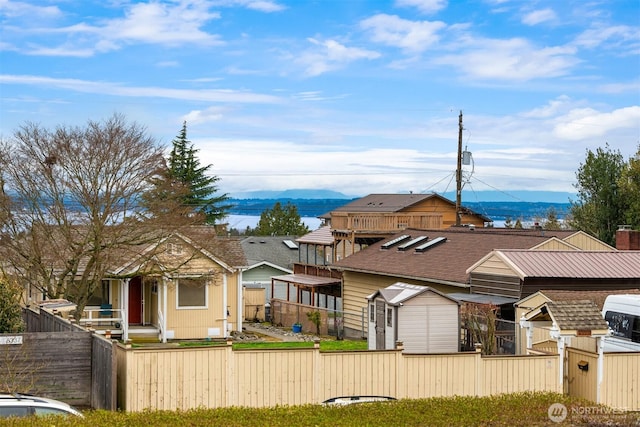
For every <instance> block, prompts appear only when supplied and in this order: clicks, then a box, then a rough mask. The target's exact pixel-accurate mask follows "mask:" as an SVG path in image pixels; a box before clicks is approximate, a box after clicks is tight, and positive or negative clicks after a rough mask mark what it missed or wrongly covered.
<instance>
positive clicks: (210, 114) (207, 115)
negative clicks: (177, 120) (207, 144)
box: [182, 107, 225, 125]
mask: <svg viewBox="0 0 640 427" xmlns="http://www.w3.org/2000/svg"><path fill="white" fill-rule="evenodd" d="M224 112H225V109H224V108H222V107H209V108H207V109H205V110H193V111H190V112H189V113H187V114H185V115H184V116H183V117H182V120H183V121H186V122H187V123H189V124H194V125H195V124H200V123H209V122H216V121H219V120H222V118H223V117H224Z"/></svg>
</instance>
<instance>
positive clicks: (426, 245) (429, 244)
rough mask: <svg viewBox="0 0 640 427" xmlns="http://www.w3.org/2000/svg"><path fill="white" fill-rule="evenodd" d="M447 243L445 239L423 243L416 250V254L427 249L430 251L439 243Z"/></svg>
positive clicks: (438, 238)
mask: <svg viewBox="0 0 640 427" xmlns="http://www.w3.org/2000/svg"><path fill="white" fill-rule="evenodd" d="M446 241H447V238H446V237H436V238H435V239H431V240H429V241H428V242H427V243H423V244H421V245H420V246H418V247H417V248H416V252H424V251H426V250H427V249H431V248H432V247H434V246H437V245H439V244H440V243H444V242H446Z"/></svg>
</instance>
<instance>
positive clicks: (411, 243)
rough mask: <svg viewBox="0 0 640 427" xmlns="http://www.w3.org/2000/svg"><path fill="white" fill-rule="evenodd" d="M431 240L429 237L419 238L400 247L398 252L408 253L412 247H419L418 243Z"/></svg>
mask: <svg viewBox="0 0 640 427" xmlns="http://www.w3.org/2000/svg"><path fill="white" fill-rule="evenodd" d="M428 238H429V236H418V237H416V238H415V239H412V240H409V241H408V242H407V243H405V244H403V245H401V246H398V250H399V251H406V250H407V249H409V248H410V247H411V246H414V245H417V244H418V243H420V242H422V241H424V240H427V239H428Z"/></svg>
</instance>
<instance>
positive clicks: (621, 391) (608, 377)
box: [600, 352, 640, 411]
mask: <svg viewBox="0 0 640 427" xmlns="http://www.w3.org/2000/svg"><path fill="white" fill-rule="evenodd" d="M603 371H604V372H603V380H602V387H601V392H600V393H601V395H600V403H602V404H604V405H607V406H610V407H612V408H616V409H624V410H628V411H640V353H638V352H636V353H605V354H604V369H603Z"/></svg>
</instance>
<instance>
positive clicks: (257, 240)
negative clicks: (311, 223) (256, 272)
mask: <svg viewBox="0 0 640 427" xmlns="http://www.w3.org/2000/svg"><path fill="white" fill-rule="evenodd" d="M296 238H297V237H296V236H250V237H246V238H244V239H242V241H241V244H242V249H243V250H244V253H245V256H246V258H247V265H249V266H251V265H255V264H259V263H261V262H264V261H266V262H269V263H271V264H274V265H277V266H279V267H282V268H285V269H287V270H293V263H294V262H298V259H299V256H300V255H299V250H298V249H290V248H289V247H288V246H287V245H286V244H285V243H284V241H285V240H289V241H291V242H294V243H295V242H296ZM296 246H297V243H296Z"/></svg>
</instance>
